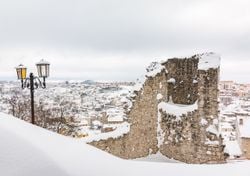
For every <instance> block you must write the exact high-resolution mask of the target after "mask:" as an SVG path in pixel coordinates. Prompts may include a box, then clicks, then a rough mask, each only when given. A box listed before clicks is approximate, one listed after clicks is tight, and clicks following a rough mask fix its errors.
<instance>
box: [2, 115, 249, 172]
mask: <svg viewBox="0 0 250 176" xmlns="http://www.w3.org/2000/svg"><path fill="white" fill-rule="evenodd" d="M0 139H1V145H0V175H3V176H34V175H36V176H45V175H46V176H55V175H60V176H82V175H88V176H97V175H102V176H112V175H119V176H122V175H129V176H140V175H141V176H147V175H148V176H152V175H157V176H160V175H164V176H165V175H168V176H182V175H187V176H200V175H203V176H216V175H221V176H236V175H240V176H248V175H249V168H250V161H242V162H236V163H229V164H224V165H187V164H180V163H153V162H142V161H127V160H122V159H119V158H116V157H113V156H111V155H109V154H107V153H105V152H103V151H100V150H98V149H95V148H94V147H92V146H89V145H87V144H85V143H83V142H82V141H81V140H77V139H72V138H69V137H64V136H61V135H58V134H55V133H53V132H50V131H47V130H44V129H42V128H39V127H36V126H32V125H31V124H29V123H26V122H24V121H21V120H19V119H17V118H14V117H12V116H9V115H6V114H3V113H0Z"/></svg>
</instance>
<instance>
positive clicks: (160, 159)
mask: <svg viewBox="0 0 250 176" xmlns="http://www.w3.org/2000/svg"><path fill="white" fill-rule="evenodd" d="M134 161H147V162H152V161H153V162H167V163H181V162H180V161H177V160H174V159H169V158H167V157H166V156H164V155H162V154H161V153H160V152H157V153H156V154H151V155H149V156H146V157H143V158H137V159H135V160H134Z"/></svg>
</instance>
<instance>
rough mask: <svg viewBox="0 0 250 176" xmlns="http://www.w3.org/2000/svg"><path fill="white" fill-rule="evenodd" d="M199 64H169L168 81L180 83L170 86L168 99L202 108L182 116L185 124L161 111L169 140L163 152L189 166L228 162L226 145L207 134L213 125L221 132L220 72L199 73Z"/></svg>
mask: <svg viewBox="0 0 250 176" xmlns="http://www.w3.org/2000/svg"><path fill="white" fill-rule="evenodd" d="M198 61H199V60H198V59H195V58H191V59H183V60H178V59H171V60H168V62H167V63H165V65H166V68H167V70H168V73H169V74H168V77H171V78H174V79H175V80H176V81H175V83H169V84H168V90H169V91H168V94H167V96H168V99H170V98H169V97H171V99H172V101H173V103H175V104H184V105H190V104H194V103H197V104H198V108H197V110H195V111H193V112H188V113H187V114H186V115H182V117H181V120H177V119H176V117H175V116H174V115H172V114H168V112H163V111H161V119H162V122H161V128H162V129H163V132H164V135H165V138H164V142H163V144H162V145H161V147H160V152H161V153H162V154H164V155H166V156H167V157H170V158H174V159H176V160H179V161H183V162H186V163H220V162H224V160H225V158H224V152H223V150H224V147H223V146H222V143H221V142H222V141H221V139H220V138H219V136H218V135H217V134H214V133H210V132H207V128H208V127H209V126H210V125H212V128H214V129H218V126H217V125H218V124H217V123H216V122H215V120H217V119H218V102H217V98H218V88H217V85H218V69H209V70H207V71H204V70H198ZM202 119H203V120H202ZM202 121H203V122H204V123H203V124H202ZM214 123H215V124H214Z"/></svg>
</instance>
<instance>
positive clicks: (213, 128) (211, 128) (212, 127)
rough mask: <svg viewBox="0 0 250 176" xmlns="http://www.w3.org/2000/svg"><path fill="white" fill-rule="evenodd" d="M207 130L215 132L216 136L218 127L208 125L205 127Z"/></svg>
mask: <svg viewBox="0 0 250 176" xmlns="http://www.w3.org/2000/svg"><path fill="white" fill-rule="evenodd" d="M206 131H207V132H209V133H212V134H215V135H216V136H219V131H218V129H217V128H216V127H215V125H209V126H208V127H207V129H206Z"/></svg>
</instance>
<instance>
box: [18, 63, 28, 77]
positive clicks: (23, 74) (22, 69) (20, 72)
mask: <svg viewBox="0 0 250 176" xmlns="http://www.w3.org/2000/svg"><path fill="white" fill-rule="evenodd" d="M16 72H17V79H21V80H24V79H26V74H27V68H26V67H25V66H23V65H22V64H20V65H19V66H18V67H16Z"/></svg>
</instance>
